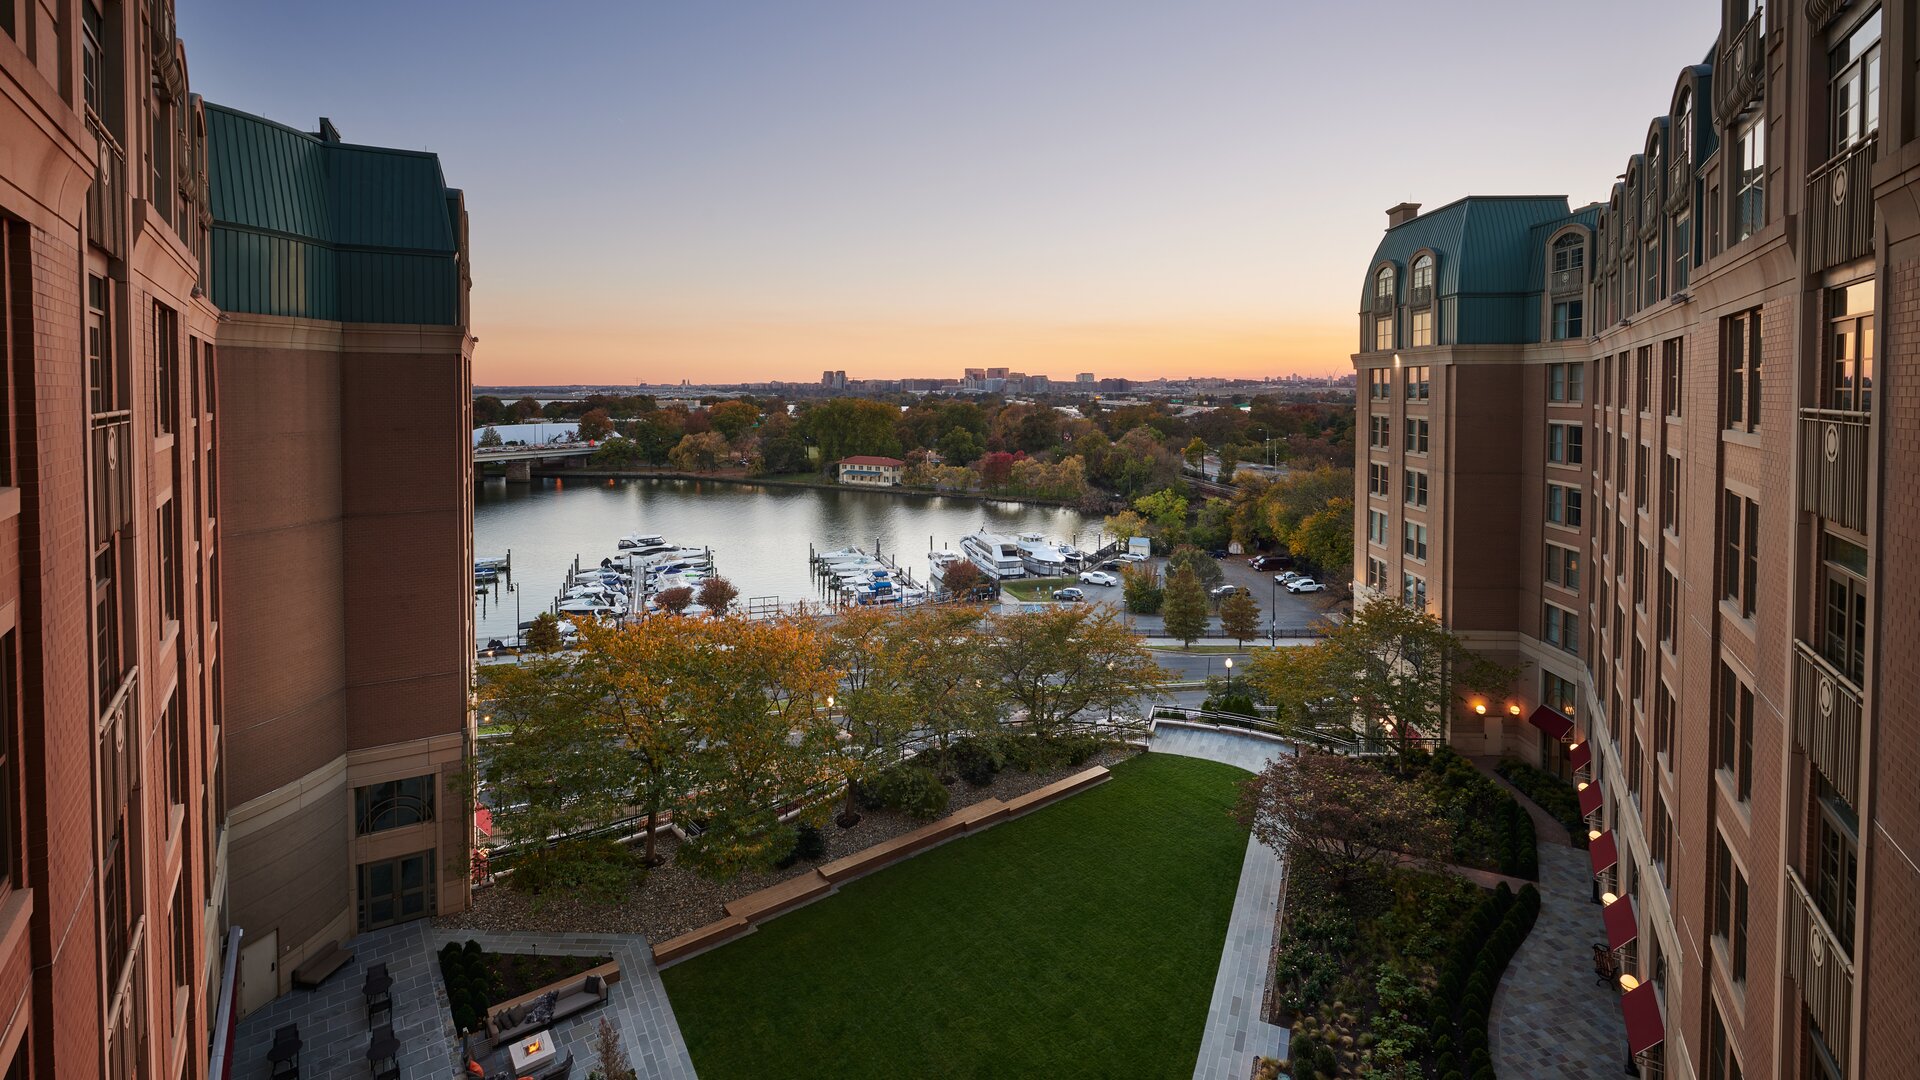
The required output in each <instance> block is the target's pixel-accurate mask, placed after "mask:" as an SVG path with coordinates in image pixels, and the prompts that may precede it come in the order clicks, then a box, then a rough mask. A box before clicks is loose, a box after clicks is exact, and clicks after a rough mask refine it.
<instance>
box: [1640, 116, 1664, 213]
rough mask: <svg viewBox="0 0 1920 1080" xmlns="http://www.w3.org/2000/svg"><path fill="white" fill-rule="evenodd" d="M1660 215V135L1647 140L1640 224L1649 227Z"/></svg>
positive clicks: (1641, 192) (1641, 189) (1641, 190)
mask: <svg viewBox="0 0 1920 1080" xmlns="http://www.w3.org/2000/svg"><path fill="white" fill-rule="evenodd" d="M1659 216H1660V136H1658V135H1655V136H1653V137H1652V138H1650V139H1648V140H1647V176H1646V182H1645V183H1644V184H1642V185H1641V188H1640V224H1641V225H1642V226H1643V227H1651V226H1652V224H1653V222H1654V221H1655V220H1656V219H1657V218H1659Z"/></svg>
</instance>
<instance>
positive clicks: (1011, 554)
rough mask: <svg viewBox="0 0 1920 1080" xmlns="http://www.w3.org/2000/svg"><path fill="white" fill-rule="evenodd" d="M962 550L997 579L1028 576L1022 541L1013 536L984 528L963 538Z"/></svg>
mask: <svg viewBox="0 0 1920 1080" xmlns="http://www.w3.org/2000/svg"><path fill="white" fill-rule="evenodd" d="M960 550H961V551H963V552H965V553H966V556H967V561H968V562H971V563H972V564H973V565H975V566H977V567H979V568H980V572H981V573H984V574H986V575H987V576H988V577H990V578H993V579H994V580H996V581H998V580H1002V579H1005V578H1017V577H1025V576H1027V565H1026V560H1025V558H1024V557H1023V556H1022V553H1021V550H1020V542H1019V541H1018V540H1015V539H1013V538H1012V537H1009V536H1002V535H1000V534H999V533H990V532H986V531H984V530H982V531H981V532H977V533H973V534H972V535H970V536H968V537H966V538H965V539H963V540H961V541H960Z"/></svg>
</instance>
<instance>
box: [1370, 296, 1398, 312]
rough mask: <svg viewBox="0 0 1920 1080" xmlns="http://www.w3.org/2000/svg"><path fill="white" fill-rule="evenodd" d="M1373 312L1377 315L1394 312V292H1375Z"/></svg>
mask: <svg viewBox="0 0 1920 1080" xmlns="http://www.w3.org/2000/svg"><path fill="white" fill-rule="evenodd" d="M1373 313H1374V314H1375V315H1391V314H1393V294H1392V293H1374V294H1373Z"/></svg>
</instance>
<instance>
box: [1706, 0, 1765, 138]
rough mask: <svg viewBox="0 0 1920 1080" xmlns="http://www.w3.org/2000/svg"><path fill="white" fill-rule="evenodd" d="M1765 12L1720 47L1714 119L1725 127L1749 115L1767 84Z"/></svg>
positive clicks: (1714, 88) (1714, 91) (1716, 74)
mask: <svg viewBox="0 0 1920 1080" xmlns="http://www.w3.org/2000/svg"><path fill="white" fill-rule="evenodd" d="M1765 18H1766V12H1765V11H1764V10H1761V11H1756V12H1754V14H1753V18H1751V19H1748V20H1747V25H1745V26H1743V27H1741V28H1740V29H1738V30H1736V31H1734V32H1733V33H1731V34H1729V35H1727V39H1726V40H1725V41H1723V42H1721V43H1720V61H1719V63H1717V64H1715V65H1714V68H1713V116H1714V119H1716V120H1718V121H1720V122H1721V123H1722V124H1724V123H1726V122H1727V121H1729V120H1732V119H1733V118H1734V117H1736V116H1739V115H1740V114H1742V113H1744V112H1746V111H1747V106H1749V105H1751V104H1753V102H1754V101H1755V99H1757V98H1759V96H1760V91H1761V90H1762V88H1764V87H1765V86H1766V81H1767V50H1766V38H1765V36H1764V35H1763V34H1762V33H1761V32H1760V29H1761V28H1760V24H1761V22H1762V21H1763V20H1764V19H1765Z"/></svg>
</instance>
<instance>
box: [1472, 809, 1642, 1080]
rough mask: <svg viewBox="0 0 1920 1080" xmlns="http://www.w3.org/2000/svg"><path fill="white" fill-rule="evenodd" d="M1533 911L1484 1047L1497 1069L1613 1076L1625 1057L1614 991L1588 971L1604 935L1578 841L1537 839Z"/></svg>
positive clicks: (1594, 1078) (1573, 1079)
mask: <svg viewBox="0 0 1920 1080" xmlns="http://www.w3.org/2000/svg"><path fill="white" fill-rule="evenodd" d="M1539 850H1540V918H1539V920H1538V921H1537V922H1535V923H1534V925H1533V932H1532V933H1530V934H1528V935H1527V940H1526V942H1525V944H1523V945H1521V946H1520V951H1519V952H1518V953H1516V954H1514V958H1513V962H1512V963H1511V964H1510V965H1508V967H1507V972H1506V974H1505V975H1504V976H1503V977H1502V978H1501V979H1500V987H1499V989H1498V990H1496V991H1495V992H1494V995H1493V1015H1492V1016H1491V1017H1490V1018H1489V1020H1488V1022H1487V1028H1488V1044H1489V1045H1488V1049H1489V1051H1490V1052H1491V1053H1492V1055H1493V1068H1494V1071H1495V1072H1497V1073H1498V1074H1500V1075H1501V1076H1554V1077H1563V1078H1566V1080H1582V1078H1591V1080H1613V1078H1614V1077H1618V1076H1620V1075H1621V1072H1622V1070H1623V1069H1624V1068H1625V1066H1626V1060H1627V1029H1626V1023H1625V1021H1623V1020H1622V1019H1621V1017H1620V994H1619V991H1618V990H1615V989H1614V988H1612V987H1611V986H1602V985H1600V984H1599V983H1597V982H1596V981H1595V980H1594V977H1593V962H1592V959H1593V943H1594V942H1597V941H1605V940H1606V939H1607V930H1606V926H1605V924H1603V923H1602V922H1601V919H1600V905H1598V904H1596V903H1594V902H1593V874H1592V869H1591V867H1590V866H1589V864H1588V862H1587V853H1586V852H1585V851H1582V850H1580V849H1579V848H1572V847H1564V846H1561V845H1558V844H1547V843H1543V844H1541V845H1539Z"/></svg>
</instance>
